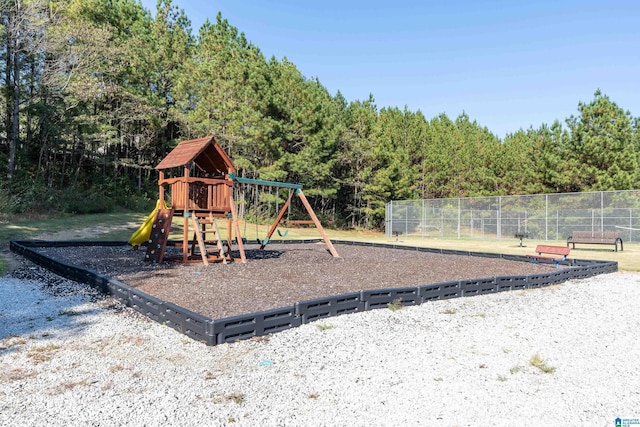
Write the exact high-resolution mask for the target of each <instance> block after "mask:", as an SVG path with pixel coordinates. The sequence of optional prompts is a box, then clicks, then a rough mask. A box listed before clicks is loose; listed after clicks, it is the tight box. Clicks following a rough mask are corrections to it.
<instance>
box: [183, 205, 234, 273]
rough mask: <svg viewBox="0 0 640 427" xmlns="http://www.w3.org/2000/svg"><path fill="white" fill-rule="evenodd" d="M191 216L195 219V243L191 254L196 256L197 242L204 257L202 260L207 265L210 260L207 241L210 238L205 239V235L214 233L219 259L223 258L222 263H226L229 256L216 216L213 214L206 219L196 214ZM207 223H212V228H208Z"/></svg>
mask: <svg viewBox="0 0 640 427" xmlns="http://www.w3.org/2000/svg"><path fill="white" fill-rule="evenodd" d="M191 218H192V219H193V229H194V236H193V243H192V245H191V255H192V256H195V246H196V243H197V244H198V247H199V249H200V256H201V257H202V262H203V263H204V264H205V265H207V264H208V263H209V262H208V252H207V247H206V243H205V242H206V241H208V240H207V239H205V236H206V235H207V234H212V235H213V239H212V240H213V241H214V243H215V245H216V249H217V251H218V259H221V260H222V263H223V264H226V263H227V258H226V257H225V253H224V248H223V247H222V239H221V237H220V231H218V224H217V223H216V220H215V218H213V216H210V217H209V218H207V219H204V218H200V219H198V217H197V216H196V215H191ZM207 225H211V229H210V230H207V227H206V226H207Z"/></svg>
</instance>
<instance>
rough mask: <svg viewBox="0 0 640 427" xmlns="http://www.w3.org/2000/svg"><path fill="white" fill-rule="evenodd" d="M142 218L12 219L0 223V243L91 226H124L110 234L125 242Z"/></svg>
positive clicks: (138, 215)
mask: <svg viewBox="0 0 640 427" xmlns="http://www.w3.org/2000/svg"><path fill="white" fill-rule="evenodd" d="M147 214H148V212H147ZM145 216H146V214H145V213H140V212H131V211H122V212H112V213H105V214H93V215H68V216H58V217H51V218H26V217H14V218H12V219H9V220H4V221H2V222H0V242H8V241H9V240H15V239H31V238H33V237H34V236H37V235H40V234H53V233H57V232H60V231H67V230H80V229H84V228H89V227H95V226H104V227H109V226H119V227H122V228H124V227H128V228H127V229H126V230H124V231H123V230H119V231H117V232H114V234H113V235H114V236H117V237H118V238H119V240H122V237H123V236H126V238H124V240H128V239H129V237H130V236H131V233H133V231H135V230H136V229H137V228H138V227H139V226H140V224H142V221H143V220H144V218H145ZM109 234H110V233H109ZM100 236H101V237H100V238H101V239H102V238H103V237H104V236H105V235H104V234H101V235H100ZM85 240H86V239H85ZM89 240H92V239H89ZM94 240H96V239H94ZM108 240H111V239H108ZM114 240H115V238H114Z"/></svg>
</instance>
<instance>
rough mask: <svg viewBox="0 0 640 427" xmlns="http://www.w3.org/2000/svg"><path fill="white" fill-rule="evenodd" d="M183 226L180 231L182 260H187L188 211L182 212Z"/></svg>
mask: <svg viewBox="0 0 640 427" xmlns="http://www.w3.org/2000/svg"><path fill="white" fill-rule="evenodd" d="M182 215H183V217H182V219H183V227H184V231H183V233H182V262H187V260H188V259H189V216H188V215H189V212H187V211H183V212H182Z"/></svg>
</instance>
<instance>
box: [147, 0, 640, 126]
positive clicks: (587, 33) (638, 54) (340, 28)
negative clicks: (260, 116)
mask: <svg viewBox="0 0 640 427" xmlns="http://www.w3.org/2000/svg"><path fill="white" fill-rule="evenodd" d="M142 4H143V6H144V7H145V8H147V9H149V10H151V11H152V12H154V11H155V4H156V1H155V0H143V1H142ZM173 4H174V5H177V6H178V7H180V8H182V9H183V10H184V11H185V13H186V15H187V16H188V17H189V18H190V19H191V23H192V29H193V34H194V35H197V33H198V29H199V28H200V26H201V25H202V23H203V22H204V21H205V19H206V18H209V20H210V21H212V22H215V18H216V14H217V13H218V11H220V12H221V13H222V16H223V18H226V19H227V20H228V21H229V23H230V24H231V25H233V26H234V27H236V28H238V30H239V31H241V32H244V33H245V36H246V37H247V39H248V40H250V41H251V42H252V43H253V44H254V45H256V46H257V47H259V48H260V50H261V51H262V53H263V54H264V55H265V57H266V58H267V59H269V58H271V56H275V57H276V58H277V59H279V60H281V59H282V58H284V57H286V58H287V59H288V60H289V61H291V62H293V63H294V64H296V66H297V67H298V69H299V70H300V72H301V73H302V74H303V75H304V76H306V77H308V78H311V77H317V78H318V79H319V80H320V82H321V83H322V85H323V86H325V87H326V88H327V89H328V90H329V92H330V93H331V94H332V95H335V94H336V93H337V91H340V92H342V94H343V95H344V96H345V97H346V99H347V100H348V101H354V100H365V99H367V98H368V97H369V94H373V96H374V98H375V100H376V105H377V106H378V108H379V109H380V108H382V107H396V106H397V107H399V108H404V107H405V106H406V107H408V109H409V110H411V111H418V110H420V111H422V113H423V114H424V115H425V116H426V118H427V119H431V118H433V117H435V116H437V115H439V114H440V113H446V114H447V115H448V116H449V117H450V118H451V119H455V118H456V117H457V116H458V115H460V114H461V113H462V112H463V111H464V112H466V113H467V115H468V116H469V117H470V118H471V120H475V121H477V122H478V123H479V124H480V125H481V126H486V127H487V128H489V130H490V131H491V132H493V133H495V134H496V135H498V136H499V137H500V138H503V137H504V136H505V134H507V133H511V132H515V131H517V130H518V129H520V128H523V129H528V128H529V127H531V126H533V127H534V128H538V127H539V126H540V125H541V124H542V123H546V124H549V125H550V124H552V123H553V121H554V120H556V119H558V120H561V121H564V120H565V119H566V118H568V117H569V116H570V115H577V114H578V112H577V107H578V102H579V101H583V102H590V101H591V100H592V99H593V94H594V92H595V91H596V90H597V89H600V90H602V92H603V93H604V94H606V95H608V96H609V97H610V98H611V100H612V101H614V102H615V103H616V104H617V105H618V106H620V107H621V108H623V109H624V110H628V111H630V112H631V114H632V115H633V116H634V117H636V116H640V1H638V0H608V1H604V0H602V1H591V0H589V1H573V0H572V1H565V0H555V1H538V0H531V1H528V2H525V1H517V0H515V1H514V0H509V1H474V0H464V1H463V0H449V1H429V0H421V1H414V0H406V1H395V2H394V1H378V0H369V1H361V0H357V1H349V0H342V1H335V0H324V1H321V2H308V1H300V0H270V1H266V0H174V2H173Z"/></svg>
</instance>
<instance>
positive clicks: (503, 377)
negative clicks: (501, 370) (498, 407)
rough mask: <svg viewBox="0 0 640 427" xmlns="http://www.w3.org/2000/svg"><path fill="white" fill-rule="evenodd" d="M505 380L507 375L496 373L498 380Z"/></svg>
mask: <svg viewBox="0 0 640 427" xmlns="http://www.w3.org/2000/svg"><path fill="white" fill-rule="evenodd" d="M506 380H507V377H505V376H504V375H498V381H500V382H505V381H506Z"/></svg>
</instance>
